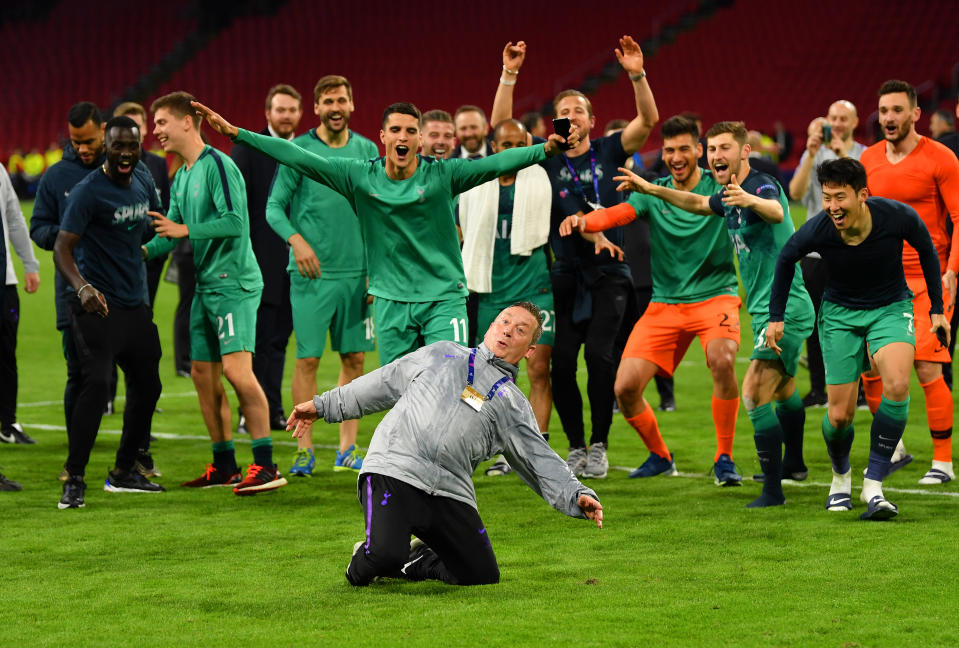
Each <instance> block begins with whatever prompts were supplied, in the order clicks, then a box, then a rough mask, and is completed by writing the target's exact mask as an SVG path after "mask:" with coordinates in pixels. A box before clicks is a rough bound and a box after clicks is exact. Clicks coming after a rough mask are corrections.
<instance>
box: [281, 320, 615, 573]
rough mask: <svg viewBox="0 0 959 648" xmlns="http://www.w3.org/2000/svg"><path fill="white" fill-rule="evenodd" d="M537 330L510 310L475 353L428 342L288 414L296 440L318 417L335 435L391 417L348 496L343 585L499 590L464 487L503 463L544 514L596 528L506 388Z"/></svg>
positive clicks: (523, 406)
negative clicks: (356, 422)
mask: <svg viewBox="0 0 959 648" xmlns="http://www.w3.org/2000/svg"><path fill="white" fill-rule="evenodd" d="M541 323H542V316H541V314H540V311H539V308H537V307H536V306H535V305H534V304H531V303H529V302H521V303H517V304H513V305H512V306H510V307H509V308H506V309H504V310H503V311H502V312H501V313H499V314H498V315H497V316H496V319H495V320H494V321H493V323H492V324H491V325H490V327H489V329H488V330H487V331H486V335H485V336H484V338H483V342H482V344H480V345H479V346H478V347H476V348H473V349H466V348H463V347H462V346H459V345H456V344H451V343H449V342H437V343H435V344H431V345H429V346H426V347H424V348H422V349H420V350H418V351H416V352H415V353H411V354H409V355H407V356H405V357H403V358H400V359H399V360H396V361H394V362H392V363H390V364H389V365H386V366H384V367H381V368H380V369H377V370H376V371H372V372H370V373H368V374H367V375H365V376H362V377H360V378H357V379H356V380H354V381H353V382H351V383H350V384H349V385H346V386H344V387H338V388H337V389H334V390H332V391H328V392H326V393H325V394H322V395H319V396H315V397H314V398H313V400H312V401H307V402H305V403H300V404H299V405H297V406H296V407H295V408H294V410H293V413H292V414H291V415H290V418H289V420H288V422H287V429H290V430H293V436H300V435H301V434H304V433H305V432H306V431H307V430H309V429H310V428H311V427H312V425H313V422H314V421H315V420H317V419H318V418H319V417H323V418H324V419H325V420H326V421H327V422H328V423H335V422H337V421H341V420H343V419H344V418H357V417H360V416H363V415H365V414H369V413H372V412H380V411H383V410H386V409H389V410H390V411H389V413H388V414H387V415H386V416H385V417H384V418H383V421H382V422H381V423H380V424H379V425H378V426H377V428H376V431H375V432H374V433H373V440H372V441H371V442H370V450H369V453H368V454H367V455H366V459H365V461H364V462H363V469H362V471H361V472H360V479H359V483H358V484H357V486H358V487H357V491H358V493H357V494H358V496H359V500H360V503H361V504H362V505H363V509H364V518H365V521H366V539H365V540H363V541H360V542H358V543H356V545H355V547H354V550H353V558H352V560H351V561H350V565H349V567H348V568H347V570H346V578H347V580H348V581H349V582H350V584H351V585H367V584H369V583H370V582H371V581H372V580H373V579H374V578H376V577H378V576H393V577H397V578H407V579H410V580H424V579H427V578H433V579H439V580H442V581H444V582H446V583H450V584H454V585H483V584H490V583H496V582H499V567H498V566H497V564H496V556H495V555H494V554H493V547H492V545H491V544H490V539H489V534H488V533H487V532H486V528H485V527H484V525H483V520H482V519H480V516H479V512H478V511H477V510H476V493H475V491H474V489H473V482H472V480H471V479H470V477H471V476H472V474H473V472H474V471H475V470H476V466H477V465H479V463H480V462H481V461H484V460H485V459H488V458H489V457H491V456H492V455H495V454H498V453H500V452H503V453H505V454H506V456H507V458H508V459H509V462H510V464H511V465H512V466H513V468H514V469H515V470H516V471H517V472H518V473H519V474H520V475H522V477H523V480H524V481H525V482H526V483H527V484H529V486H530V487H531V488H532V489H533V490H535V491H536V492H537V493H538V494H539V495H541V496H542V497H543V499H545V500H546V501H547V502H549V504H550V505H551V506H553V508H555V509H556V510H558V511H560V512H562V513H565V514H566V515H569V516H570V517H580V518H588V519H590V520H593V521H595V522H596V525H597V526H598V527H602V526H603V507H602V506H601V505H600V503H599V501H598V500H597V498H596V493H595V492H594V491H593V490H592V489H590V488H587V487H586V486H584V485H583V484H581V483H580V482H579V481H577V479H576V477H574V476H573V474H572V473H571V472H570V471H569V470H568V468H567V467H566V464H565V463H564V462H563V460H562V459H560V457H559V456H558V455H557V454H556V453H555V452H553V450H552V449H551V448H550V447H549V445H548V444H547V443H546V440H545V439H543V436H542V435H541V434H540V433H539V430H538V429H537V425H536V419H535V417H534V416H533V411H532V408H531V407H530V406H529V403H528V402H527V400H526V398H525V397H524V396H523V393H522V392H521V391H520V390H519V388H518V387H517V386H516V384H515V379H516V372H517V370H518V368H517V366H516V365H517V364H518V363H519V361H520V359H522V358H527V359H529V358H530V357H531V356H532V355H533V353H535V345H536V342H537V339H538V338H539V334H540V333H541V332H542V325H541ZM410 533H415V534H416V536H417V540H418V541H414V544H413V545H410ZM423 542H425V543H426V544H425V545H424V544H422V543H423Z"/></svg>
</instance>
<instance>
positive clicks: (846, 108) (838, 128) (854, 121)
mask: <svg viewBox="0 0 959 648" xmlns="http://www.w3.org/2000/svg"><path fill="white" fill-rule="evenodd" d="M826 121H827V122H828V123H829V125H830V126H832V132H833V134H834V135H835V136H837V137H840V138H841V139H842V140H843V141H844V142H848V141H849V140H850V139H852V135H853V133H854V132H855V130H856V126H858V125H859V113H858V112H856V106H854V105H853V103H852V102H851V101H848V100H846V99H840V100H839V101H835V102H833V104H832V105H831V106H829V112H828V113H827V114H826Z"/></svg>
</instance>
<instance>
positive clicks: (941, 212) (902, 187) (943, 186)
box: [859, 136, 959, 277]
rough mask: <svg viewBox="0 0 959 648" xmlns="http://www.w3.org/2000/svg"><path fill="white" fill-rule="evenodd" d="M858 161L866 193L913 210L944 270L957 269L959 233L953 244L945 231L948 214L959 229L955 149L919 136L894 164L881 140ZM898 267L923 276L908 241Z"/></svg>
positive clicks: (958, 175) (958, 170)
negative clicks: (864, 169)
mask: <svg viewBox="0 0 959 648" xmlns="http://www.w3.org/2000/svg"><path fill="white" fill-rule="evenodd" d="M859 161H860V162H862V165H863V166H864V167H866V174H867V182H868V186H869V193H870V194H871V195H873V196H881V197H883V198H891V199H893V200H898V201H899V202H903V203H906V204H907V205H909V206H910V207H912V208H913V209H915V210H916V211H917V212H918V213H919V217H920V218H921V219H922V222H923V223H925V225H926V229H928V230H929V235H930V236H931V237H932V242H933V244H934V245H935V246H936V253H937V254H938V255H939V265H940V268H941V269H942V271H943V272H945V270H946V269H950V270H952V271H954V272H957V273H959V236H957V237H956V238H955V241H956V243H953V241H951V240H950V238H949V234H948V233H947V231H946V219H947V218H952V222H953V227H954V228H956V229H959V159H957V158H956V156H955V154H954V153H953V152H952V151H950V150H949V149H948V148H946V147H945V146H943V145H942V144H940V143H939V142H936V141H935V140H932V139H930V138H928V137H925V136H922V137H920V138H919V144H918V145H917V146H916V148H915V149H913V150H912V152H911V153H909V155H907V156H906V157H905V158H904V159H903V160H901V161H900V162H899V163H897V164H891V163H890V162H889V160H888V159H887V158H886V142H885V140H883V141H881V142H877V143H875V144H873V145H872V146H870V147H869V148H867V149H866V150H865V151H863V153H862V157H860V158H859ZM902 266H903V269H904V270H905V273H906V276H907V277H922V268H921V266H920V265H919V255H918V253H916V251H915V250H914V249H913V248H912V246H911V245H909V244H908V243H904V244H903V250H902Z"/></svg>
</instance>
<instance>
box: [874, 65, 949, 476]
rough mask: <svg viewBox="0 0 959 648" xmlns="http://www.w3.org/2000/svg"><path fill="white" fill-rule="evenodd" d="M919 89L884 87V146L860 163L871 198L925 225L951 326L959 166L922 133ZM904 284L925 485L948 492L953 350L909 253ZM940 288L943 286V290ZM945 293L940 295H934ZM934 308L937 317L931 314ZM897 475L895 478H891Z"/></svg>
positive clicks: (899, 84)
mask: <svg viewBox="0 0 959 648" xmlns="http://www.w3.org/2000/svg"><path fill="white" fill-rule="evenodd" d="M919 114H920V112H919V106H917V105H916V89H915V88H913V87H912V86H911V85H909V84H908V83H906V82H904V81H897V80H892V81H886V82H885V83H884V84H882V87H880V88H879V125H880V126H881V127H882V134H883V138H884V139H883V140H882V141H879V142H876V143H875V144H873V145H872V146H870V147H869V148H868V149H866V150H865V151H864V152H863V154H862V157H861V158H860V160H861V161H862V165H863V166H864V167H865V168H866V174H867V177H868V187H869V194H870V195H871V196H882V197H883V198H891V199H893V200H898V201H899V202H903V203H906V204H907V205H909V206H910V207H912V208H913V209H915V210H916V211H917V212H918V213H919V217H920V218H921V219H922V222H923V223H925V224H926V229H928V230H929V235H930V236H931V237H932V242H933V244H934V245H935V247H936V253H937V255H938V258H939V265H940V270H939V271H940V273H941V274H942V278H941V283H942V286H943V288H944V294H943V304H942V306H943V308H944V309H945V310H944V312H945V316H946V321H949V320H951V319H952V313H953V308H954V307H955V301H956V273H957V272H959V237H951V236H950V233H949V231H948V228H947V221H948V219H950V218H951V219H952V224H953V229H955V227H956V226H959V160H957V159H956V156H955V155H953V153H952V151H950V150H949V149H948V148H946V147H945V146H943V145H942V144H940V143H939V142H937V141H935V140H933V139H930V138H928V137H925V136H924V135H920V134H919V133H918V132H916V122H917V121H918V120H919ZM902 259H903V267H904V269H905V273H906V283H907V284H908V285H909V290H910V291H912V294H913V300H912V304H913V311H914V313H913V314H914V316H915V318H916V319H915V328H916V348H915V369H916V377H917V378H918V379H919V384H920V385H921V386H922V391H923V392H924V393H925V396H926V417H927V419H928V422H929V433H930V435H931V436H932V447H933V452H932V467H931V468H930V469H929V471H928V472H927V473H926V474H925V475H924V476H923V477H922V478H920V480H919V483H920V484H944V483H946V482H948V481H951V480H953V479H955V478H956V477H955V473H954V472H953V468H952V424H953V401H952V393H951V392H950V391H949V387H948V386H947V385H946V382H945V380H944V379H943V377H942V365H943V363H948V362H949V361H950V357H949V348H948V346H949V345H948V344H943V343H942V342H941V341H940V340H939V339H937V338H936V336H935V335H934V334H933V332H932V326H931V325H930V321H929V318H928V313H929V312H940V311H939V310H938V308H939V304H937V303H936V302H935V301H932V302H930V299H931V298H933V296H934V292H933V287H932V286H929V285H928V283H927V281H926V279H925V278H924V272H923V271H924V268H923V267H922V266H921V265H920V263H919V261H920V258H919V254H918V253H917V251H916V250H915V249H913V248H912V247H910V246H908V245H907V246H905V248H904V249H903V252H902ZM939 281H940V280H937V283H939ZM935 292H936V293H938V292H939V290H938V287H937V289H936V291H935ZM930 305H931V307H932V308H935V309H937V310H933V311H930ZM863 381H864V382H863V386H864V390H865V392H866V400H867V402H868V403H869V409H870V410H871V411H872V412H873V414H875V413H876V411H877V409H878V407H879V403H880V401H881V400H882V394H883V386H882V377H881V375H880V374H879V372H877V371H876V370H875V369H871V370H870V371H868V372H866V373H865V374H864V375H863ZM896 452H897V457H898V456H901V457H903V458H902V459H901V460H899V461H897V457H894V458H893V463H892V464H891V468H892V470H895V469H896V468H898V467H900V466H902V465H905V464H906V463H908V461H909V460H911V459H912V457H911V456H910V455H906V454H905V448H903V447H900V448H897V451H896ZM892 470H891V471H890V472H892Z"/></svg>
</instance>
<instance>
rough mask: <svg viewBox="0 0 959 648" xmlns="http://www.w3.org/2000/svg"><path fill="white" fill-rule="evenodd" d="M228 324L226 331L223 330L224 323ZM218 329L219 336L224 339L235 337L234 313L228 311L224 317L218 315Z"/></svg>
mask: <svg viewBox="0 0 959 648" xmlns="http://www.w3.org/2000/svg"><path fill="white" fill-rule="evenodd" d="M224 324H225V325H226V331H224V330H223V325H224ZM216 329H217V336H218V337H219V338H220V339H221V340H222V339H224V338H228V337H230V338H231V337H233V335H234V334H235V333H234V331H233V313H227V314H226V315H224V316H223V317H220V316H219V315H217V316H216Z"/></svg>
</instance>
